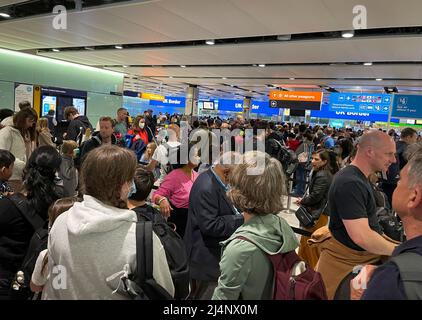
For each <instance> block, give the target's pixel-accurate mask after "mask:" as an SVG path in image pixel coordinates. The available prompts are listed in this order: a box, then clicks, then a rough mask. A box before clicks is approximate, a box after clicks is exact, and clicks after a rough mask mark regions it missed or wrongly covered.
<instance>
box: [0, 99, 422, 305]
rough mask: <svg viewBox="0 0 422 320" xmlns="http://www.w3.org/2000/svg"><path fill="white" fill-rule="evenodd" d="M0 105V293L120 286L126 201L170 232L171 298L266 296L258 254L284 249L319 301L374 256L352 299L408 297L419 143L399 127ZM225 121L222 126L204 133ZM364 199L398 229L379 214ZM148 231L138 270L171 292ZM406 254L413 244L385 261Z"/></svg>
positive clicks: (133, 219) (267, 284)
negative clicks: (147, 269) (62, 124)
mask: <svg viewBox="0 0 422 320" xmlns="http://www.w3.org/2000/svg"><path fill="white" fill-rule="evenodd" d="M0 115H1V119H0V120H1V128H0V183H1V187H0V192H1V198H0V299H11V298H13V297H15V295H14V293H15V292H14V291H19V290H26V293H27V294H26V295H25V297H26V298H28V297H34V295H33V293H38V295H37V297H41V298H42V299H129V298H131V291H130V290H129V289H128V286H127V282H125V281H127V279H132V277H133V275H135V277H136V275H137V272H139V270H140V268H138V265H137V264H138V262H139V256H138V255H139V250H138V248H137V246H138V244H139V243H138V230H137V228H138V225H137V222H138V221H139V215H138V213H137V212H138V211H139V208H142V211H143V212H144V211H145V212H150V213H151V215H152V216H153V215H154V214H158V215H159V216H160V219H161V220H155V218H154V219H153V218H152V216H151V217H150V218H151V219H152V220H154V221H164V223H165V224H166V225H168V226H170V228H171V230H172V231H171V232H174V234H176V237H177V238H178V239H179V240H180V241H181V243H182V246H183V248H182V249H183V254H182V255H181V256H184V255H186V258H187V268H188V270H189V283H188V287H189V290H188V294H187V295H186V296H184V297H182V298H184V299H194V300H196V299H218V300H221V299H224V300H225V299H271V298H272V297H273V290H274V270H273V266H272V264H271V262H270V260H269V259H268V258H267V255H276V254H284V253H288V252H291V251H298V255H299V256H300V257H301V259H303V261H305V262H306V264H307V267H308V268H312V269H315V270H316V271H317V272H319V273H320V274H321V276H322V279H323V282H324V285H325V288H326V292H327V296H328V298H329V299H335V298H339V288H340V287H341V286H342V284H343V283H344V279H348V278H347V277H349V275H350V274H353V273H354V272H355V270H356V267H358V266H361V265H376V266H378V265H380V266H379V267H375V266H374V267H372V269H371V271H372V273H371V274H372V279H371V280H369V286H368V289H367V290H366V291H365V290H363V291H362V290H361V291H360V292H359V294H358V295H357V296H358V298H362V299H382V298H387V299H388V298H392V299H406V298H409V299H416V298H419V299H422V294H420V292H422V290H421V289H419V287H418V286H417V285H416V284H415V283H413V282H412V280H409V281H408V280H406V279H407V278H406V274H405V273H401V270H402V268H403V270H407V271H406V272H410V271H408V269H409V268H410V266H409V264H412V265H413V264H414V263H416V261H419V260H420V254H422V250H421V248H422V222H421V221H422V196H421V195H422V193H421V192H422V183H421V181H422V179H421V177H420V176H421V174H422V167H421V165H422V147H421V143H418V141H420V139H421V137H420V135H419V134H418V132H417V131H415V130H414V129H412V128H404V129H402V130H401V131H400V133H399V134H398V133H397V132H396V131H395V130H390V131H388V132H385V131H383V130H377V129H370V128H367V129H365V130H357V131H356V130H353V129H352V128H340V129H335V128H331V127H328V126H320V125H314V126H311V125H309V124H306V123H297V124H292V123H275V122H268V121H264V120H254V119H250V120H246V119H244V117H243V116H241V115H239V116H237V117H236V118H235V119H229V120H223V119H220V118H203V119H196V120H194V121H192V119H190V118H189V117H187V116H179V115H172V116H170V115H169V114H166V115H164V114H161V113H160V114H158V115H153V111H152V110H147V111H145V112H144V114H139V115H137V116H136V117H134V118H130V117H129V113H128V111H127V110H126V109H125V108H119V109H118V110H116V117H115V118H112V117H110V116H102V117H100V118H99V120H98V123H97V124H96V126H95V128H94V126H93V125H92V124H91V122H90V121H89V119H88V118H87V117H86V116H83V115H79V113H78V110H77V109H76V108H74V107H68V108H66V109H65V112H64V116H65V119H66V120H67V121H68V127H67V130H66V132H59V131H58V130H56V125H57V122H56V121H55V118H54V113H53V114H49V115H47V117H45V118H40V119H38V114H37V113H36V112H35V111H34V109H33V108H31V105H30V104H25V103H23V104H21V105H20V111H18V112H16V113H14V112H13V111H11V110H7V109H4V110H0ZM184 130H187V132H188V134H189V136H190V139H189V138H188V139H187V140H186V138H185V137H184V135H183V132H184ZM225 130H226V131H227V132H231V134H229V138H228V139H226V138H224V135H223V136H221V135H219V132H223V131H225ZM248 144H251V145H252V146H253V148H252V150H249V149H248V148H247V145H248ZM293 162H294V163H295V164H296V165H295V167H294V168H295V169H294V170H292V171H289V170H287V169H286V168H288V165H289V164H290V163H293ZM260 166H261V167H260ZM257 168H258V169H260V170H259V174H254V173H252V174H251V172H255V171H256V170H255V169H257ZM254 170H255V171H254ZM374 177H375V178H374ZM291 185H292V188H290V186H291ZM383 194H385V203H384V204H383V205H380V204H378V202H377V201H376V196H377V195H383ZM288 195H289V196H292V197H295V198H296V199H295V202H296V204H297V205H298V206H299V207H300V208H302V210H305V212H308V213H310V215H311V217H312V223H311V225H303V224H301V226H300V227H301V229H302V230H304V231H307V232H308V236H305V235H302V237H301V239H300V241H298V237H297V235H296V234H294V232H293V230H292V228H291V227H290V226H289V225H288V224H287V222H286V221H285V220H284V219H283V218H282V217H281V215H280V214H279V213H280V212H281V211H282V210H283V209H284V200H285V197H286V196H288ZM383 199H384V198H383ZM391 205H392V206H391ZM380 206H382V207H383V209H386V210H387V211H388V214H389V215H388V216H385V215H384V216H383V219H391V221H395V222H396V223H397V228H400V227H401V229H400V230H401V232H402V233H403V237H401V238H400V239H397V238H395V237H394V236H392V234H390V233H389V232H388V230H387V229H386V228H384V227H383V224H382V221H381V216H380V214H379V212H380V211H379V208H380ZM383 212H384V211H383ZM389 221H390V220H389ZM157 230H158V229H153V233H152V234H153V236H152V240H151V241H152V244H151V246H152V256H151V257H150V258H151V259H152V260H153V262H152V276H153V279H154V280H155V283H156V284H158V285H157V286H158V287H160V288H161V289H162V290H164V291H165V292H166V293H167V294H168V295H169V296H170V297H178V298H180V297H179V296H178V294H179V292H180V287H181V283H180V282H181V280H180V279H176V277H175V275H174V269H172V268H174V265H173V264H172V263H171V261H170V259H171V258H170V256H171V253H169V252H168V251H167V250H169V249H168V246H167V245H166V243H164V242H163V241H162V238H161V237H162V234H160V232H159V231H157ZM398 230H399V229H397V230H396V231H398ZM43 232H44V233H43ZM171 232H170V234H172V233H171ZM40 234H42V235H44V236H40ZM36 235H38V236H36ZM245 238H247V239H248V241H246V240H245ZM40 239H43V241H44V242H42V243H40ZM37 241H38V242H37ZM419 242H421V243H420V244H419ZM34 248H41V249H42V250H38V251H36V250H35V249H34ZM409 252H412V253H417V254H416V255H415V254H414V255H408V256H407V260H404V259H400V256H402V255H404V254H409ZM29 253H32V254H33V255H34V254H35V255H36V256H35V259H34V258H33V257H32V260H33V265H32V267H31V268H28V263H26V262H27V261H28V259H29V258H30V254H29ZM391 256H392V257H394V258H393V259H391V260H389V257H391ZM146 257H147V255H146V256H145V259H147V258H146ZM397 261H398V262H397ZM384 262H385V263H384ZM382 263H384V264H382ZM23 264H25V268H26V269H25V270H23ZM381 264H382V265H381ZM419 265H420V264H419ZM60 270H66V272H65V276H64V278H62V279H61V280H60V281H57V277H60ZM374 270H375V271H374ZM411 271H412V272H413V271H415V270H411ZM416 271H418V272H419V273H420V269H418V270H416ZM20 272H21V273H20ZM403 272H405V271H403ZM409 283H410V284H409ZM409 288H410V289H409ZM132 293H133V292H132ZM415 294H416V295H415ZM343 298H344V297H343ZM347 298H350V295H349V296H348V297H347Z"/></svg>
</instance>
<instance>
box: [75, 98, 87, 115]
mask: <svg viewBox="0 0 422 320" xmlns="http://www.w3.org/2000/svg"><path fill="white" fill-rule="evenodd" d="M72 102H73V106H74V107H75V108H76V109H78V112H79V114H80V115H85V99H80V98H73V99H72Z"/></svg>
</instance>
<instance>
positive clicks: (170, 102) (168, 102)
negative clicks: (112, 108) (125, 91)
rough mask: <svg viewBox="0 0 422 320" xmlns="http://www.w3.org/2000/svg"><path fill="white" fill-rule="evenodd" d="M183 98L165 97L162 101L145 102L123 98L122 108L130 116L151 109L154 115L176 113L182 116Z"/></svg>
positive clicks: (183, 108) (139, 99)
mask: <svg viewBox="0 0 422 320" xmlns="http://www.w3.org/2000/svg"><path fill="white" fill-rule="evenodd" d="M185 101H186V99H185V98H184V97H165V99H164V101H156V100H146V99H141V98H137V97H131V96H123V107H125V108H126V109H127V110H128V111H129V113H130V114H131V115H137V114H142V113H143V112H144V111H146V110H148V109H152V110H153V112H154V114H157V115H158V114H159V113H160V112H161V113H166V112H168V113H170V114H174V113H178V114H183V113H184V111H185Z"/></svg>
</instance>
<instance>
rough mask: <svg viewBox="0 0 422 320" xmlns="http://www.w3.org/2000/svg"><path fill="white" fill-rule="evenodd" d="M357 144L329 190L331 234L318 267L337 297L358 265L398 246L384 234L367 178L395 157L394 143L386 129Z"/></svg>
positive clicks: (331, 293) (369, 134) (365, 137)
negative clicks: (350, 161) (342, 285)
mask: <svg viewBox="0 0 422 320" xmlns="http://www.w3.org/2000/svg"><path fill="white" fill-rule="evenodd" d="M357 148H358V149H357V154H356V157H355V158H354V160H353V162H352V163H351V165H350V166H349V167H346V168H344V169H343V170H341V171H340V172H338V173H337V175H336V176H335V177H334V180H333V183H332V184H331V187H330V191H329V194H328V203H329V206H330V223H329V229H330V232H331V234H332V238H331V239H330V240H329V241H328V244H325V247H322V251H321V256H320V259H319V261H318V265H317V271H319V272H321V275H322V277H323V279H324V282H325V285H326V288H327V294H328V297H329V298H333V297H334V293H335V290H336V289H337V286H338V284H339V282H340V281H341V280H342V279H343V278H344V277H345V276H346V275H347V274H348V273H350V272H351V271H352V270H353V268H354V267H355V266H357V265H359V264H366V263H369V262H374V261H376V260H377V259H378V258H379V257H380V256H382V255H383V256H389V255H391V253H392V252H393V250H394V248H395V244H393V243H392V242H389V241H388V240H386V239H385V238H384V237H382V236H381V234H382V228H381V227H380V225H379V224H378V219H377V217H376V213H375V211H376V205H375V198H374V195H373V192H372V188H371V185H370V182H369V181H368V176H369V175H370V174H371V173H374V172H377V171H385V170H387V169H388V167H389V166H390V165H391V164H392V163H394V162H395V161H396V159H395V152H396V147H395V143H394V141H392V140H391V138H390V137H389V136H388V135H387V134H386V133H383V132H381V131H370V132H368V133H366V134H364V135H363V136H362V138H361V140H360V141H359V144H358V146H357ZM327 245H328V247H327ZM324 248H328V249H327V250H324Z"/></svg>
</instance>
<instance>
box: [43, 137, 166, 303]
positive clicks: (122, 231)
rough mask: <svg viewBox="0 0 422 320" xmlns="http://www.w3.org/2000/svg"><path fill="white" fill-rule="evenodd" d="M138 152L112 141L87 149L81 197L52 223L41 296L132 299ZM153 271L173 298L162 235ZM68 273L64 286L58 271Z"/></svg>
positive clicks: (157, 242) (156, 242)
mask: <svg viewBox="0 0 422 320" xmlns="http://www.w3.org/2000/svg"><path fill="white" fill-rule="evenodd" d="M135 170H136V157H135V154H134V153H133V152H132V151H131V150H128V149H124V148H121V147H118V146H114V145H103V146H100V147H98V148H95V149H94V150H92V151H91V152H89V153H88V154H87V156H86V158H85V160H84V162H83V164H82V168H81V173H80V177H81V178H80V181H81V193H82V194H83V201H82V202H77V203H75V205H74V206H73V207H72V208H70V209H69V210H68V211H66V212H64V213H62V214H61V215H60V217H59V218H58V219H57V220H56V221H55V222H54V225H53V227H52V228H51V230H50V234H49V245H48V270H49V272H50V275H49V277H48V278H47V282H46V284H45V286H44V290H43V296H42V298H43V299H46V300H49V299H59V300H61V299H64V300H80V299H82V300H109V299H129V298H130V297H129V295H128V294H127V292H125V290H124V289H125V283H123V282H122V281H123V280H124V277H128V276H129V275H130V274H133V273H135V272H136V261H137V260H136V259H137V257H136V222H137V220H138V219H137V216H136V213H135V212H134V211H131V210H129V209H128V208H127V199H128V197H130V196H131V195H132V194H135V193H136V186H135V183H134V181H133V179H134V174H135ZM152 249H153V251H152V256H153V257H152V258H153V261H154V263H153V270H152V274H153V277H154V279H155V281H156V282H157V283H158V284H159V285H160V286H161V287H163V288H164V289H165V290H166V291H167V292H168V293H169V294H170V295H171V296H174V285H173V281H172V278H171V274H170V269H169V267H168V264H167V259H166V255H165V250H164V248H163V246H162V244H161V241H160V239H159V238H158V237H157V235H156V234H155V233H154V232H153V235H152ZM55 270H65V271H66V279H65V282H66V290H63V287H61V286H57V285H56V283H57V280H56V277H57V271H56V274H55V273H54V272H55Z"/></svg>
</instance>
